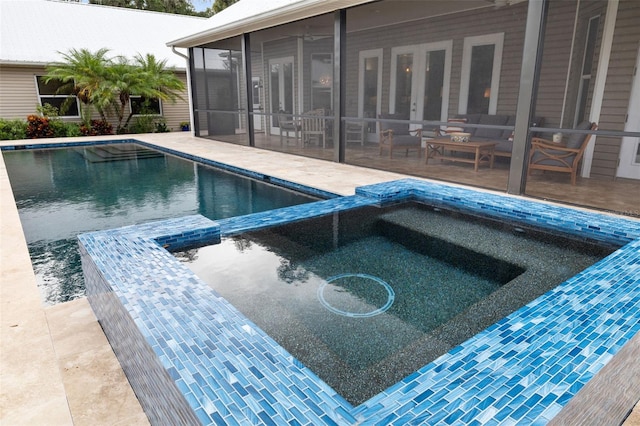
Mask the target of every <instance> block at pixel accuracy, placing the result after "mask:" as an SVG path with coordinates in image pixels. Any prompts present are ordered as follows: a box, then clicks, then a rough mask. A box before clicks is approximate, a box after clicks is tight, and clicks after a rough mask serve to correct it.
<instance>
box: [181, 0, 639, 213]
mask: <svg viewBox="0 0 640 426" xmlns="http://www.w3.org/2000/svg"><path fill="white" fill-rule="evenodd" d="M638 20H640V5H638V4H637V2H635V1H634V0H588V1H585V0H569V1H564V0H563V1H557V0H541V1H526V0H461V1H455V2H452V1H446V0H442V1H441V0H423V1H405V0H381V1H362V0H341V1H337V0H336V1H318V0H299V1H291V0H278V1H272V2H262V1H254V0H242V1H240V2H238V3H236V4H234V5H233V6H231V7H229V8H228V9H226V10H224V11H223V12H221V13H219V14H217V15H215V16H214V17H212V18H210V19H209V21H207V23H206V25H205V27H204V30H202V31H200V32H198V33H196V34H191V35H187V36H185V37H183V38H181V39H178V40H174V41H171V42H169V45H172V46H176V47H187V48H189V60H190V83H191V101H192V107H193V111H192V113H193V124H194V125H193V128H194V133H195V136H198V137H203V138H212V139H216V140H221V141H226V142H230V143H235V144H242V145H248V146H253V147H256V148H262V149H268V150H276V151H283V152H288V153H292V154H296V155H302V156H307V157H314V158H320V159H326V160H330V161H338V162H344V163H347V164H353V165H358V166H364V167H371V168H376V169H383V170H388V171H394V172H399V173H404V174H409V175H414V176H419V177H427V178H434V179H439V180H444V181H450V182H456V183H462V184H467V185H473V186H478V187H483V188H488V189H494V190H499V191H506V192H508V193H512V194H525V195H528V196H533V197H538V198H545V199H552V200H557V201H561V202H568V203H572V204H579V205H584V206H588V207H593V208H599V209H605V210H611V211H614V212H618V213H623V214H628V215H634V216H638V215H640V211H638V210H637V205H638V204H639V203H640V195H638V194H639V193H640V191H638V189H639V187H640V186H639V179H640V145H639V141H640V139H639V136H640V124H639V123H640V105H639V104H640V102H638V99H640V77H639V73H636V72H635V69H636V68H637V66H638V61H640V55H639V43H640V28H639V27H638V26H637V25H636V24H635V23H637V22H638ZM451 131H455V132H459V133H463V134H466V136H465V137H463V139H462V140H463V141H466V142H470V143H468V144H467V145H464V144H463V145H461V144H457V145H456V144H452V143H451V142H452V140H451V139H450V134H449V133H450V132H451ZM565 149H566V151H564V150H565ZM541 152H542V153H541ZM549 153H551V154H550V155H551V156H552V158H549V157H544V158H542V157H540V156H541V155H549ZM541 158H542V159H541ZM554 161H555V162H556V163H554ZM469 163H471V164H469ZM557 163H559V164H560V166H561V167H556V166H555V165H554V164H557ZM634 194H635V195H634ZM634 205H635V206H636V207H635V208H634V207H633V206H634Z"/></svg>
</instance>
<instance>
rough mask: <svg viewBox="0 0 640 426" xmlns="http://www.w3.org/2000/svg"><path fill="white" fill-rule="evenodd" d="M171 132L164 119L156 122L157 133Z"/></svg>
mask: <svg viewBox="0 0 640 426" xmlns="http://www.w3.org/2000/svg"><path fill="white" fill-rule="evenodd" d="M167 132H169V128H168V127H167V122H166V121H165V119H164V118H162V117H160V118H159V119H158V120H157V121H156V133H167Z"/></svg>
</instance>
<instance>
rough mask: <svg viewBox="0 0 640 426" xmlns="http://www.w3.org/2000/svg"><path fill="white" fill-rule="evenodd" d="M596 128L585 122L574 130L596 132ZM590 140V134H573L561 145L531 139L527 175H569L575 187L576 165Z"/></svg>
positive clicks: (592, 124)
mask: <svg viewBox="0 0 640 426" xmlns="http://www.w3.org/2000/svg"><path fill="white" fill-rule="evenodd" d="M597 128H598V126H597V124H596V123H589V122H588V121H585V122H583V123H580V124H579V125H578V127H576V130H589V129H591V130H596V129H597ZM590 139H591V134H582V133H574V134H572V135H571V136H570V137H569V139H568V140H567V143H566V144H565V145H563V144H558V143H554V142H551V141H548V140H545V139H541V138H532V139H531V151H530V152H529V171H528V174H531V171H532V170H542V171H545V170H548V171H552V172H563V173H571V185H575V184H576V177H577V174H578V164H579V163H580V160H581V159H582V156H583V154H584V151H585V149H586V148H587V145H588V143H589V140H590Z"/></svg>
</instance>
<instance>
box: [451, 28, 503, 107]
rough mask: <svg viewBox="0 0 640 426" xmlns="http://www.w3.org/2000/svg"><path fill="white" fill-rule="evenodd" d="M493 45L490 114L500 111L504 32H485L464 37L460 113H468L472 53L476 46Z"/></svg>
mask: <svg viewBox="0 0 640 426" xmlns="http://www.w3.org/2000/svg"><path fill="white" fill-rule="evenodd" d="M486 45H493V46H494V52H493V70H492V72H491V94H490V96H489V114H492V115H494V114H496V113H497V111H498V95H499V89H500V74H501V68H502V51H503V48H504V33H503V32H502V33H493V34H484V35H480V36H472V37H465V38H464V46H463V49H462V66H461V76H460V97H459V99H458V114H466V113H467V107H468V101H469V80H470V77H471V54H472V52H473V47H474V46H486Z"/></svg>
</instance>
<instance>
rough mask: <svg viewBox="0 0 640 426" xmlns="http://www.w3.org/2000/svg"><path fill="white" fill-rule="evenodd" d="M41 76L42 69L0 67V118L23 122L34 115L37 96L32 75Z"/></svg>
mask: <svg viewBox="0 0 640 426" xmlns="http://www.w3.org/2000/svg"><path fill="white" fill-rule="evenodd" d="M42 74H44V68H42V67H22V66H12V65H0V118H5V119H16V118H19V119H23V120H24V119H26V118H27V115H29V114H35V112H36V105H38V94H37V92H36V87H35V84H36V83H35V78H34V75H42Z"/></svg>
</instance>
